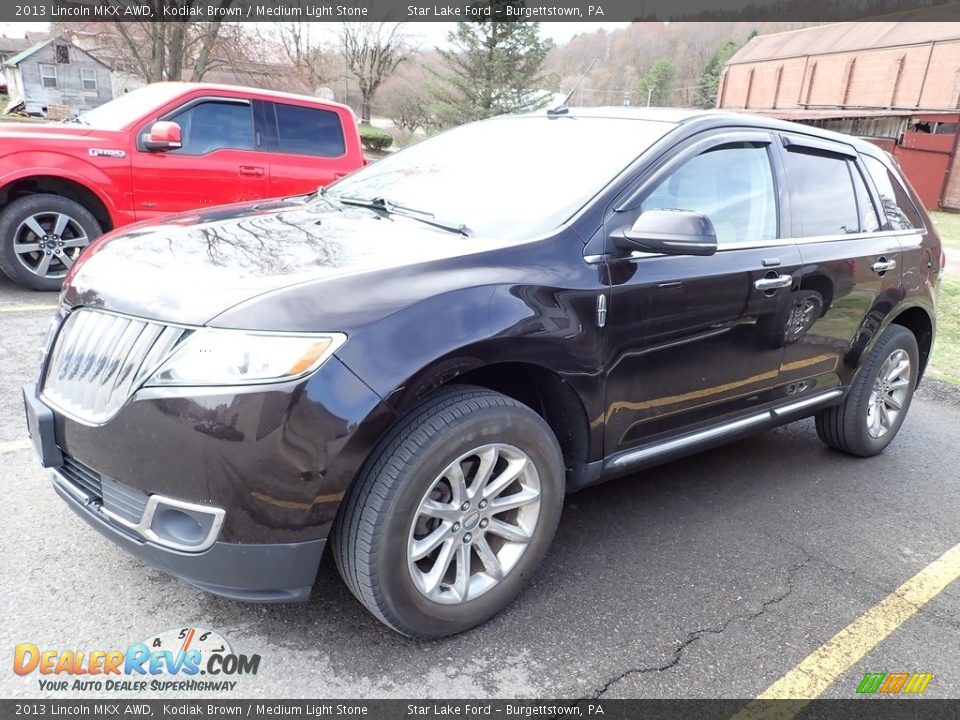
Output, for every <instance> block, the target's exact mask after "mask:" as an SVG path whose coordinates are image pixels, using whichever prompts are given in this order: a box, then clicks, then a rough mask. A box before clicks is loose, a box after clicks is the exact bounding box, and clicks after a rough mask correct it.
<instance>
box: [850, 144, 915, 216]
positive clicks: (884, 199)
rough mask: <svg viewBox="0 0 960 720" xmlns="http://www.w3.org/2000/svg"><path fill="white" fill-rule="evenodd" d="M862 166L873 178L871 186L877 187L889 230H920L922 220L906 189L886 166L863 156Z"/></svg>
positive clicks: (867, 156) (874, 159)
mask: <svg viewBox="0 0 960 720" xmlns="http://www.w3.org/2000/svg"><path fill="white" fill-rule="evenodd" d="M863 164H864V166H865V167H866V168H867V172H868V173H870V177H871V178H873V184H874V185H876V187H877V193H879V195H880V204H881V205H883V212H884V214H885V215H886V216H887V221H888V222H889V223H890V229H891V230H910V229H911V228H922V227H923V220H922V219H921V217H920V213H919V212H917V208H916V206H915V205H914V204H913V201H912V200H911V199H910V196H909V195H907V191H906V189H905V188H904V187H903V185H901V184H900V181H899V180H898V179H897V178H896V177H894V175H893V173H891V172H890V171H889V170H888V169H887V167H886V165H884V164H883V163H882V162H880V161H879V160H877V159H876V158H872V157H870V156H869V155H864V156H863Z"/></svg>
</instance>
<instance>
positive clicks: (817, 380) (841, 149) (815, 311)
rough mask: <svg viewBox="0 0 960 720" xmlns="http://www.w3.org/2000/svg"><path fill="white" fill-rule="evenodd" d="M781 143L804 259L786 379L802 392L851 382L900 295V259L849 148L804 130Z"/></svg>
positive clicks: (892, 234)
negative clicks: (862, 357)
mask: <svg viewBox="0 0 960 720" xmlns="http://www.w3.org/2000/svg"><path fill="white" fill-rule="evenodd" d="M782 140H783V142H782V143H781V146H780V147H781V153H782V157H783V163H784V168H785V172H786V175H787V179H788V188H789V192H790V207H791V223H792V234H793V235H794V237H795V239H796V241H797V245H798V247H799V248H800V255H801V257H802V259H803V269H802V271H801V273H800V293H799V295H798V299H797V301H798V304H797V306H796V307H795V308H794V310H793V318H792V321H791V328H792V330H791V339H790V342H789V343H788V344H787V346H786V354H785V356H784V364H783V376H782V379H783V381H790V382H793V383H795V388H796V390H797V391H798V392H799V393H801V394H803V393H808V392H813V391H815V390H817V389H823V388H826V387H833V386H836V385H838V384H846V383H848V382H849V381H850V378H851V377H852V374H853V372H854V371H855V370H856V368H857V366H858V364H859V359H860V353H861V352H862V350H863V348H864V347H865V346H866V344H867V343H868V342H869V341H870V339H871V338H872V337H873V334H874V333H875V332H876V331H877V329H878V328H879V327H880V324H881V322H882V321H883V319H884V318H885V317H886V315H887V314H888V313H889V312H890V310H891V309H892V308H893V307H894V306H896V305H897V303H899V301H900V300H901V298H902V295H903V293H902V289H901V267H902V264H903V258H902V253H901V247H900V241H899V239H898V238H897V233H896V232H892V231H891V230H890V228H889V226H886V225H884V223H883V221H882V215H881V214H880V213H878V211H877V206H876V205H877V204H876V195H875V193H874V192H873V190H872V183H868V180H867V178H868V175H867V173H866V170H865V168H864V166H863V164H862V161H861V160H860V158H859V156H858V155H857V153H856V151H855V150H854V149H853V148H852V147H851V146H849V145H846V144H845V143H840V142H833V141H830V140H823V139H820V138H813V137H806V136H801V135H784V136H783V138H782Z"/></svg>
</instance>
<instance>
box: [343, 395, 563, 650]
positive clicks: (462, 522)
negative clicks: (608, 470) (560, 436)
mask: <svg viewBox="0 0 960 720" xmlns="http://www.w3.org/2000/svg"><path fill="white" fill-rule="evenodd" d="M474 450H479V451H480V452H477V453H476V454H473V452H474ZM521 455H522V456H524V457H525V458H526V461H523V462H522V458H521V457H520V456H521ZM493 458H497V460H496V464H495V465H494V466H493V467H492V468H491V471H490V473H489V477H490V481H489V482H488V484H487V485H486V488H487V489H489V491H490V492H491V495H490V496H489V500H488V501H487V500H484V499H483V497H484V493H483V492H482V491H478V487H479V485H480V484H481V483H480V482H477V477H478V476H479V475H480V471H481V470H482V469H483V468H484V467H485V465H484V463H486V464H487V466H489V465H491V464H492V463H493ZM459 461H462V462H459ZM454 466H456V467H458V468H460V469H461V471H462V472H463V474H464V476H465V478H466V483H464V485H463V486H461V488H462V491H463V492H465V493H467V494H464V495H460V496H459V497H460V499H463V500H464V502H467V503H468V504H469V506H470V508H469V510H467V511H462V507H461V506H457V503H458V502H459V500H458V496H457V495H456V494H455V492H454V491H453V487H454V483H453V481H451V480H449V479H448V478H447V477H446V475H451V476H455V475H456V472H455V471H453V470H451V468H453V467H454ZM520 467H522V468H523V469H522V471H521V472H520V474H519V476H518V480H516V481H512V482H510V484H508V485H504V487H503V488H500V490H497V491H496V492H494V490H496V488H495V486H496V484H497V483H496V481H497V480H498V479H502V480H503V481H504V482H506V480H507V478H508V477H509V476H508V475H507V474H505V473H504V472H503V469H504V468H506V469H511V468H520ZM513 472H515V470H513ZM536 484H539V496H537V499H535V500H531V499H530V498H533V497H534V492H533V490H531V489H530V488H532V487H534V486H535V485H536ZM508 490H512V491H513V492H512V493H508V492H506V491H508ZM471 491H472V492H475V493H476V495H474V496H472V497H470V494H469V493H470V492H471ZM563 495H564V464H563V456H562V455H561V452H560V447H559V445H558V443H557V439H556V437H555V436H554V435H553V432H552V431H551V430H550V427H549V426H548V425H547V424H546V423H545V422H544V421H543V419H542V418H541V417H540V416H539V415H537V414H536V413H535V412H534V411H533V410H531V409H530V408H529V407H527V406H526V405H523V404H521V403H519V402H517V401H516V400H513V399H512V398H509V397H506V396H505V395H501V394H499V393H495V392H492V391H490V390H487V389H484V388H479V387H473V386H469V385H456V386H451V387H449V388H445V389H443V390H441V391H438V392H437V393H435V394H434V395H432V396H430V397H428V398H426V399H425V400H424V401H423V402H421V403H420V404H419V405H418V406H416V407H415V408H414V409H413V410H412V411H411V412H410V413H409V414H407V415H406V416H405V417H404V418H402V419H401V420H400V422H399V423H398V424H397V426H396V427H395V428H394V429H393V430H391V431H390V432H389V433H388V434H387V436H386V437H384V439H383V440H382V441H381V442H380V444H379V445H378V447H377V449H375V450H374V452H373V453H372V454H371V456H370V457H369V458H368V460H367V462H366V463H365V465H364V467H363V469H362V470H361V471H360V474H359V475H358V476H357V478H356V480H355V481H354V483H353V486H352V487H351V489H350V490H349V491H348V493H347V496H346V497H345V499H344V502H343V505H342V507H341V509H340V513H339V515H338V517H337V521H336V522H335V524H334V527H333V530H332V532H331V544H332V548H333V553H334V559H335V561H336V564H337V568H338V569H339V571H340V574H341V576H342V577H343V579H344V581H345V582H346V584H347V587H349V588H350V591H351V592H352V593H353V594H354V595H355V596H356V597H357V599H358V600H360V602H361V603H363V605H365V606H366V607H367V609H368V610H370V612H372V613H373V614H374V615H375V616H376V617H377V618H378V619H380V620H381V621H382V622H383V623H385V624H386V625H388V626H389V627H391V628H393V629H394V630H396V631H397V632H400V633H403V634H404V635H407V636H409V637H412V638H417V639H433V638H439V637H444V636H446V635H452V634H455V633H459V632H462V631H464V630H467V629H469V628H472V627H475V626H476V625H479V624H480V623H483V622H484V621H486V620H488V619H489V618H490V617H492V616H493V615H495V614H496V613H498V612H499V611H500V610H502V609H503V608H504V607H506V605H507V604H509V603H510V601H511V600H513V598H514V597H516V595H517V594H518V593H519V592H520V591H521V590H522V589H523V587H524V586H525V585H526V583H527V581H528V580H529V579H530V577H531V576H532V575H533V573H534V571H535V570H536V568H537V567H538V566H539V565H540V562H541V560H542V559H543V557H544V555H545V554H546V552H547V548H548V547H549V545H550V542H551V541H552V539H553V535H554V532H555V530H556V527H557V523H558V522H559V519H560V511H561V508H562V505H563ZM428 497H430V498H433V505H432V506H431V508H432V507H441V508H443V513H444V514H445V517H444V518H443V519H440V518H434V517H428V516H427V515H425V514H423V512H422V510H423V507H424V503H427V502H428ZM511 499H512V500H513V502H514V503H516V502H518V501H520V500H523V501H524V503H523V505H522V506H521V507H518V508H515V509H513V510H509V511H498V510H496V507H499V506H502V505H503V504H504V503H509V502H511ZM534 510H535V511H536V513H535V514H536V517H535V519H534V520H533V521H532V522H531V520H530V518H532V517H534ZM431 512H432V510H431ZM511 518H512V519H511ZM495 520H499V521H500V522H501V524H507V525H510V524H511V523H514V524H513V525H512V526H511V527H513V530H511V533H513V532H515V531H516V529H517V528H521V526H524V528H525V529H524V532H525V533H526V534H527V535H528V536H529V540H528V541H527V542H519V543H518V542H511V541H508V540H506V539H505V538H504V537H501V536H500V535H499V533H500V532H502V531H503V528H501V527H500V526H499V525H498V526H495V525H494V521H495ZM524 523H527V524H526V525H524ZM483 528H487V529H485V530H484V529H483ZM521 529H523V528H521ZM448 533H449V534H448ZM431 537H439V538H441V540H442V544H440V545H438V546H437V547H436V549H435V550H433V551H431V552H430V553H429V554H427V555H426V556H425V557H423V558H422V559H420V560H419V561H414V560H413V559H412V558H413V555H414V554H415V550H416V549H417V548H419V547H420V545H415V544H414V543H417V542H419V541H420V540H424V539H425V538H426V539H427V541H429V538H431ZM427 544H429V542H427ZM485 550H489V551H490V552H491V553H493V554H495V555H497V562H496V563H495V564H494V565H488V564H487V563H486V561H484V560H483V558H482V557H481V551H485ZM444 553H449V554H448V555H444ZM464 555H465V556H466V557H467V558H468V560H467V562H465V563H462V564H463V566H464V567H469V568H471V569H472V571H473V574H471V575H466V574H465V573H464V574H463V575H458V574H457V569H458V568H459V567H460V566H461V558H462V557H463V556H464ZM443 557H450V558H451V559H450V561H449V568H450V569H449V570H448V571H447V573H446V574H445V575H444V574H443V573H440V572H435V573H434V575H433V576H431V575H429V572H428V571H429V570H431V569H433V570H435V571H436V569H437V568H438V567H440V566H441V565H442V559H443ZM486 557H487V558H490V557H491V556H490V555H489V554H487V555H486ZM494 566H495V567H500V568H501V570H502V579H499V580H497V581H495V582H494V576H495V574H496V573H495V572H494V571H492V570H491V569H490V568H491V567H494ZM444 567H446V566H444ZM464 576H465V577H466V582H460V581H459V580H458V579H459V578H462V577H464ZM430 577H437V578H439V579H438V580H437V585H436V587H435V589H433V590H432V594H431V591H430V590H429V588H428V586H430V585H432V583H431V581H430V580H429V578H430ZM461 591H462V594H463V597H461V595H460V593H461Z"/></svg>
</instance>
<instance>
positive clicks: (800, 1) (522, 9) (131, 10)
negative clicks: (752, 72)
mask: <svg viewBox="0 0 960 720" xmlns="http://www.w3.org/2000/svg"><path fill="white" fill-rule="evenodd" d="M105 20H109V21H130V22H135V21H144V20H147V21H152V22H182V21H187V20H196V21H209V20H221V21H225V22H272V21H306V22H347V21H350V22H353V21H397V22H400V21H403V22H431V21H432V22H460V21H470V20H478V21H479V20H497V21H504V22H516V21H525V20H526V21H543V22H585V21H586V22H604V21H607V22H614V21H617V22H619V21H634V20H637V21H640V20H671V21H687V20H689V21H707V20H710V21H716V20H720V21H753V22H762V21H784V20H796V21H840V20H901V21H917V22H921V21H926V22H932V21H937V22H942V21H960V3H956V2H952V3H945V2H943V1H942V0H474V1H471V0H437V2H431V1H430V0H34V1H33V2H30V1H29V0H13V1H12V2H11V1H10V0H4V2H3V3H2V4H0V21H3V22H17V21H20V22H35V21H48V22H91V21H105Z"/></svg>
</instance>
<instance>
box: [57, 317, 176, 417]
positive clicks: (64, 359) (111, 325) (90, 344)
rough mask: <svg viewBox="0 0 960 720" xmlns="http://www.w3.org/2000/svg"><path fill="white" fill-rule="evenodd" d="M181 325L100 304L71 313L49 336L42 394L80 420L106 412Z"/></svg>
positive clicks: (168, 346) (171, 342)
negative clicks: (110, 309)
mask: <svg viewBox="0 0 960 720" xmlns="http://www.w3.org/2000/svg"><path fill="white" fill-rule="evenodd" d="M186 332H187V331H186V330H184V329H183V328H180V327H171V326H169V325H164V324H162V323H156V322H149V321H146V320H138V319H136V318H131V317H126V316H123V315H114V314H112V313H107V312H103V311H100V310H91V309H89V308H81V309H80V310H77V311H75V312H73V313H71V314H70V315H69V316H68V317H67V319H66V321H65V322H64V323H63V327H62V328H61V329H60V332H59V333H58V334H57V337H56V340H54V345H53V348H52V349H51V350H50V360H49V363H48V366H47V374H46V377H45V379H44V384H43V393H42V395H43V399H44V400H45V401H46V402H47V403H48V404H49V405H51V406H53V407H55V408H56V409H58V410H61V411H62V412H64V413H65V414H67V415H70V416H72V417H74V418H76V419H77V420H80V421H81V422H86V423H89V424H92V425H97V424H101V423H104V422H106V421H107V420H109V419H110V418H112V417H113V416H114V415H115V414H116V413H117V411H118V410H119V409H120V408H121V407H123V405H124V403H126V402H127V400H128V399H129V398H130V396H131V395H132V394H133V393H134V392H136V390H137V388H139V387H140V384H141V383H142V382H143V381H144V380H146V379H147V378H148V377H149V376H150V374H151V373H152V372H153V371H154V370H156V368H157V367H158V366H159V364H160V363H161V362H162V361H163V360H164V358H166V357H167V355H168V354H169V353H170V351H171V350H172V349H173V348H174V346H175V345H176V344H177V342H178V341H179V340H180V339H181V338H182V337H183V336H184V334H185V333H186Z"/></svg>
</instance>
